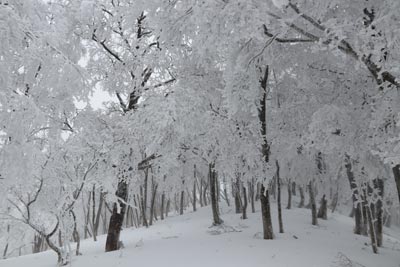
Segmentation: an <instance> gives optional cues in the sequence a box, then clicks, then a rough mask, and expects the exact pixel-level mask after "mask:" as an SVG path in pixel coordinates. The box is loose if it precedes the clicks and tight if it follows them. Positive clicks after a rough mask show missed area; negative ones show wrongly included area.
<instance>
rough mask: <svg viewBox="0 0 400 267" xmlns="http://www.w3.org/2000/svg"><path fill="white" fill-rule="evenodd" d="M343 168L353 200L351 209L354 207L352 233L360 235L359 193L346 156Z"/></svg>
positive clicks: (349, 161) (349, 160)
mask: <svg viewBox="0 0 400 267" xmlns="http://www.w3.org/2000/svg"><path fill="white" fill-rule="evenodd" d="M344 166H345V168H346V173H347V178H348V180H349V183H350V189H351V191H352V200H353V207H354V219H355V227H354V233H355V234H357V235H361V232H362V230H361V229H362V227H361V223H362V217H361V216H362V214H361V205H360V203H359V193H358V187H357V183H356V181H355V177H354V173H353V170H352V164H351V159H350V157H349V156H348V155H346V156H345V165H344Z"/></svg>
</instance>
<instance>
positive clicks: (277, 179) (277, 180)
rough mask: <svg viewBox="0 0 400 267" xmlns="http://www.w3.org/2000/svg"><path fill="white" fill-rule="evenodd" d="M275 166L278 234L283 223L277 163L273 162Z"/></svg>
mask: <svg viewBox="0 0 400 267" xmlns="http://www.w3.org/2000/svg"><path fill="white" fill-rule="evenodd" d="M275 164H276V183H277V186H278V202H277V204H278V222H279V233H283V232H284V231H283V221H282V205H281V178H280V177H279V162H278V160H276V161H275Z"/></svg>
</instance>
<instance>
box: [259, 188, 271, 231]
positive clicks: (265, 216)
mask: <svg viewBox="0 0 400 267" xmlns="http://www.w3.org/2000/svg"><path fill="white" fill-rule="evenodd" d="M260 203H261V216H262V221H263V233H264V239H274V232H273V230H272V220H271V209H270V203H269V192H268V190H265V187H264V185H262V184H261V186H260Z"/></svg>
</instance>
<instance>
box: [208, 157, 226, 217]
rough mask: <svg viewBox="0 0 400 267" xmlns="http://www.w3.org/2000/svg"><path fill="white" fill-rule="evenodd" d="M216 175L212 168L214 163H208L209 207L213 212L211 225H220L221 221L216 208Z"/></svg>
mask: <svg viewBox="0 0 400 267" xmlns="http://www.w3.org/2000/svg"><path fill="white" fill-rule="evenodd" d="M216 175H217V173H216V172H215V170H214V164H213V163H210V164H209V172H208V177H209V184H210V185H209V186H210V196H211V209H212V214H213V225H220V224H222V223H223V220H222V219H221V218H220V216H219V209H218V199H217V192H216V191H217V188H216V178H217V177H216Z"/></svg>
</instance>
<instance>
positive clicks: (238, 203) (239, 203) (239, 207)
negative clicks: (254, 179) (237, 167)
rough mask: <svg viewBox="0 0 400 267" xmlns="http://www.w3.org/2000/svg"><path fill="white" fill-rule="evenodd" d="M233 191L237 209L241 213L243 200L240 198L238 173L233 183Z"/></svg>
mask: <svg viewBox="0 0 400 267" xmlns="http://www.w3.org/2000/svg"><path fill="white" fill-rule="evenodd" d="M233 192H234V195H235V211H236V213H237V214H240V213H241V212H242V201H241V200H240V178H239V176H238V175H237V177H236V181H235V183H234V185H233Z"/></svg>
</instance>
